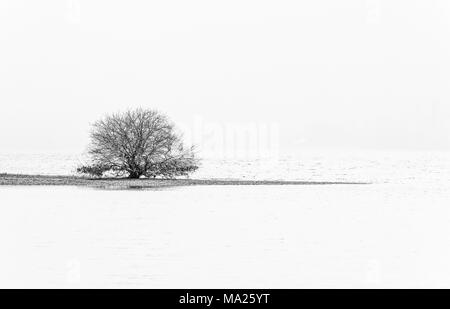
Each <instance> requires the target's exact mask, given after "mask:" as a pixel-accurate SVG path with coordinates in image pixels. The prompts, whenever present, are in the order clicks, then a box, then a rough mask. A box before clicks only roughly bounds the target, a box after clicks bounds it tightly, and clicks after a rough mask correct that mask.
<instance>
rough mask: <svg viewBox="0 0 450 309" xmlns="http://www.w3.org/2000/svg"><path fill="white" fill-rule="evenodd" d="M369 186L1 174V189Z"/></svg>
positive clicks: (322, 182)
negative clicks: (58, 187)
mask: <svg viewBox="0 0 450 309" xmlns="http://www.w3.org/2000/svg"><path fill="white" fill-rule="evenodd" d="M362 184H368V183H365V182H327V181H317V182H314V181H281V180H232V179H127V178H107V179H106V178H101V179H92V178H84V177H76V176H45V175H15V174H0V186H84V187H93V188H110V189H145V188H163V187H179V186H229V185H232V186H249V185H250V186H256V185H362Z"/></svg>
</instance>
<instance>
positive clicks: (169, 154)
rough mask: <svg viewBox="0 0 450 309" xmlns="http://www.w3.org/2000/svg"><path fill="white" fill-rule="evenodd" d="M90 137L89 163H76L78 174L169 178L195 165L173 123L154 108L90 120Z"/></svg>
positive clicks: (181, 173)
mask: <svg viewBox="0 0 450 309" xmlns="http://www.w3.org/2000/svg"><path fill="white" fill-rule="evenodd" d="M90 137H91V143H90V146H89V149H88V153H89V155H90V160H91V162H90V163H89V164H88V165H84V166H80V167H79V168H78V169H77V171H78V172H79V173H83V174H88V175H91V176H96V177H102V176H103V175H105V174H106V173H111V174H113V175H114V176H117V177H125V176H126V177H129V178H140V177H142V176H145V177H163V178H173V177H176V176H182V175H188V174H189V173H191V172H193V171H195V170H196V169H197V168H198V160H197V159H196V158H195V155H194V151H193V148H192V147H191V148H186V147H185V146H184V145H183V141H182V138H181V136H180V135H179V134H177V133H176V131H175V127H174V125H173V123H172V122H171V121H169V119H168V118H167V117H166V116H165V115H163V114H161V113H160V112H158V111H155V110H148V109H142V108H138V109H134V110H129V111H126V112H124V113H116V114H112V115H108V116H106V117H105V118H104V119H101V120H99V121H97V122H96V123H94V125H93V127H92V131H91V135H90Z"/></svg>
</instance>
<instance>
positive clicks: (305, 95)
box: [0, 0, 450, 153]
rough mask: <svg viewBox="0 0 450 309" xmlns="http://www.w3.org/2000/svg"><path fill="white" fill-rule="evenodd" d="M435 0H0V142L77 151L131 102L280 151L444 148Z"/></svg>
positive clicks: (447, 144) (446, 50) (11, 148)
mask: <svg viewBox="0 0 450 309" xmlns="http://www.w3.org/2000/svg"><path fill="white" fill-rule="evenodd" d="M449 17H450V4H449V2H448V1H446V0H416V1H414V0H390V1H388V0H379V1H378V0H369V1H363V0H341V1H334V0H319V1H298V0H296V1H285V0H277V1H273V0H272V1H264V0H227V1H211V0H203V1H199V0H190V1H186V0H166V1H149V0H145V1H144V0H142V1H140V0H133V1H113V0H108V1H107V0H89V1H83V0H79V1H76V0H73V1H71V0H41V1H32V0H28V1H24V0H2V1H1V2H0V102H1V103H0V104H1V109H0V141H1V146H0V151H1V152H10V153H14V152H35V151H39V152H43V151H73V152H80V151H83V150H84V149H85V146H86V145H87V143H88V131H89V125H90V123H92V122H93V121H95V120H97V119H98V118H99V117H101V116H102V115H103V114H105V113H110V112H116V111H120V110H124V109H126V108H129V107H136V106H142V107H148V108H157V109H159V110H161V111H163V112H165V113H167V114H168V115H169V116H170V117H171V118H172V119H173V120H174V121H175V122H177V123H183V124H185V125H186V124H187V126H189V124H191V123H194V122H195V119H196V117H197V118H198V117H200V118H201V119H203V121H205V122H207V123H212V124H217V125H226V124H227V123H243V124H245V123H259V124H262V125H267V124H268V125H270V124H274V123H275V124H277V125H279V130H280V131H279V132H280V133H279V134H280V145H281V149H286V150H288V149H291V148H295V149H300V150H301V149H321V148H331V149H387V150H389V149H396V150H398V149H404V150H409V149H412V150H428V149H436V150H446V149H450V134H449V132H450V124H449V121H448V120H449V117H450V108H449V103H448V102H449V99H450V96H449V89H450V88H449V86H450V70H449V69H450V60H449V59H450V57H449V55H450V45H449V43H450V33H449V32H450V31H449V30H450V22H449Z"/></svg>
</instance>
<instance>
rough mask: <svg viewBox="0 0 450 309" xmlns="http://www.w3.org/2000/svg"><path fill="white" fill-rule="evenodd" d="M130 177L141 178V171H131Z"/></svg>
mask: <svg viewBox="0 0 450 309" xmlns="http://www.w3.org/2000/svg"><path fill="white" fill-rule="evenodd" d="M128 178H130V179H139V178H141V175H140V174H139V173H136V172H130V176H128Z"/></svg>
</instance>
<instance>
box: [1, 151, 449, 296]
mask: <svg viewBox="0 0 450 309" xmlns="http://www.w3.org/2000/svg"><path fill="white" fill-rule="evenodd" d="M342 158H344V157H342ZM5 162H6V160H5V161H4V162H3V164H4V165H5V164H7V163H5ZM10 162H11V161H10ZM9 164H10V168H11V169H13V168H14V167H13V166H11V163H9ZM211 164H212V163H211ZM233 164H234V165H236V166H239V165H240V167H241V168H236V167H235V168H233ZM242 164H244V163H242V162H241V163H240V164H239V163H236V162H234V163H232V162H231V163H229V164H228V165H227V164H225V165H223V166H222V167H223V170H225V171H228V173H229V174H228V175H227V176H229V177H230V178H239V177H242V176H245V177H246V178H255V177H256V176H258V175H262V176H259V177H261V178H263V179H268V178H269V179H270V178H277V179H283V178H286V179H295V178H297V179H301V180H317V179H319V178H320V180H362V181H367V180H369V181H371V182H373V184H371V185H324V186H226V187H216V186H209V187H202V186H199V187H185V188H169V189H160V190H138V191H132V190H128V191H107V190H96V189H90V188H77V187H0V199H1V207H0V242H1V246H2V254H1V256H0V287H42V288H46V287H63V288H64V287H67V288H72V287H74V288H78V287H82V288H90V287H95V288H108V287H111V288H133V287H137V288H315V287H317V288H320V287H336V288H347V287H362V288H365V287H374V288H377V287H403V288H406V287H447V288H449V287H450V262H449V261H450V182H449V176H450V173H449V171H450V169H449V166H450V165H449V160H448V156H446V155H445V154H442V153H441V154H438V155H431V154H419V155H415V156H410V157H405V156H386V157H385V159H384V160H383V159H379V158H378V159H376V158H375V159H367V158H366V160H365V161H364V160H363V159H362V157H361V158H360V160H359V161H358V160H353V161H352V160H350V159H347V160H345V159H338V158H337V159H336V160H334V161H333V160H332V159H328V161H327V160H326V158H325V159H324V158H323V159H322V160H320V159H313V158H310V159H309V160H306V159H305V160H291V161H290V162H286V161H284V163H281V164H279V165H277V169H274V170H272V171H270V170H269V169H265V167H264V166H262V167H260V169H259V171H260V173H259V174H256V173H255V171H257V170H255V169H251V168H246V167H245V166H244V165H242ZM250 164H252V163H250ZM253 164H255V163H253ZM49 165H50V164H49ZM55 165H57V166H58V164H56V163H55ZM212 165H213V164H212ZM283 166H284V167H283ZM286 166H291V167H296V168H293V169H286V168H285V167H286ZM15 168H16V169H19V168H20V167H19V166H16V167H15ZM215 168H216V169H219V168H220V165H217V164H216V165H215ZM22 169H23V166H22ZM233 170H234V171H235V172H234V173H233V172H232V171H233ZM265 170H266V174H264V171H265ZM2 171H4V168H3V170H2ZM212 171H214V168H213V167H211V166H210V167H208V169H206V170H205V171H203V173H204V176H205V177H210V176H209V175H206V174H207V173H211V174H213V172H212ZM245 171H247V172H245ZM308 171H309V172H308ZM25 172H26V171H25ZM28 172H32V171H28ZM216 173H218V172H216ZM245 173H246V174H245ZM252 173H254V174H252ZM283 175H285V176H286V177H282V176H283ZM269 176H271V177H269Z"/></svg>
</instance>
